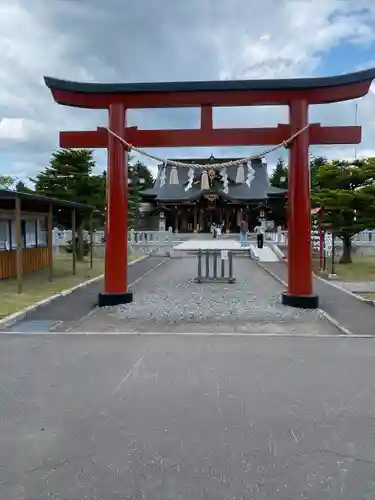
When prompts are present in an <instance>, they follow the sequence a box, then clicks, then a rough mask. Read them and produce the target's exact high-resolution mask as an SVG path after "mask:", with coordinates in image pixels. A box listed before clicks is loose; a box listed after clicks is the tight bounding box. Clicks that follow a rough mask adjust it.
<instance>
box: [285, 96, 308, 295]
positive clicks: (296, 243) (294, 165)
mask: <svg viewBox="0 0 375 500" xmlns="http://www.w3.org/2000/svg"><path fill="white" fill-rule="evenodd" d="M289 109H290V123H291V126H292V129H293V130H295V131H297V130H301V129H302V128H303V127H305V126H306V125H307V123H308V104H307V102H306V101H293V102H291V103H290V107H289ZM288 201H289V210H288V217H289V222H288V262H289V265H288V293H290V294H291V295H296V296H311V295H312V293H313V281H312V252H311V241H310V239H311V233H310V223H311V220H310V172H309V132H308V130H306V131H305V132H303V133H302V134H300V135H299V136H298V137H297V138H296V139H295V140H294V141H293V143H292V145H291V147H290V161H289V193H288Z"/></svg>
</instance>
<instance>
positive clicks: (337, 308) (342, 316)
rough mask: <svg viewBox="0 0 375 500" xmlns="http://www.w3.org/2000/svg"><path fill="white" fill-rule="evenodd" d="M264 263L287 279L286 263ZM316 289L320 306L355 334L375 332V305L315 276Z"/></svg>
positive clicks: (372, 333) (263, 263) (371, 333)
mask: <svg viewBox="0 0 375 500" xmlns="http://www.w3.org/2000/svg"><path fill="white" fill-rule="evenodd" d="M262 265H263V266H264V267H266V268H267V269H269V270H270V271H271V272H273V273H274V274H276V275H277V276H279V277H280V278H281V279H283V280H284V281H287V265H286V264H285V263H283V262H262ZM314 289H315V292H316V293H317V294H318V295H319V297H320V307H321V308H322V309H323V310H324V311H325V312H327V313H328V314H329V315H330V316H332V317H333V318H334V319H336V320H337V321H338V322H339V323H340V324H341V325H343V326H344V327H345V328H347V329H348V330H350V331H351V332H352V333H353V334H354V335H374V334H375V308H374V307H372V306H370V305H368V304H365V303H364V302H362V301H360V300H358V299H356V298H355V297H352V296H351V295H350V294H348V293H346V292H344V291H343V290H340V289H339V288H336V287H334V286H332V285H330V283H327V282H326V281H323V280H321V279H318V278H314Z"/></svg>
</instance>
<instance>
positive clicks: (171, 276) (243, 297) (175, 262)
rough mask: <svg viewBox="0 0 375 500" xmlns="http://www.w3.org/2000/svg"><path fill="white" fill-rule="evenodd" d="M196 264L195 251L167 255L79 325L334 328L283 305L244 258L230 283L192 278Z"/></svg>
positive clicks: (274, 286)
mask: <svg viewBox="0 0 375 500" xmlns="http://www.w3.org/2000/svg"><path fill="white" fill-rule="evenodd" d="M196 268H197V264H196V259H195V258H194V257H186V258H181V259H170V260H169V261H168V262H167V263H166V264H164V265H162V266H160V267H159V268H158V269H157V270H156V271H154V272H153V273H151V274H150V275H149V276H147V277H146V278H144V279H142V280H141V281H139V282H138V283H137V284H136V285H135V286H134V287H133V292H134V302H133V303H132V304H128V305H122V306H117V307H113V308H107V309H102V310H100V311H98V312H97V313H95V315H94V316H93V317H91V322H90V321H89V322H86V323H85V322H84V323H83V324H81V326H80V328H79V331H84V330H85V329H86V331H98V330H97V328H98V327H99V328H100V329H101V330H103V331H104V330H116V331H132V332H137V331H139V332H147V331H148V332H158V331H161V332H176V331H183V332H189V331H210V332H217V333H220V332H239V331H240V332H247V331H250V330H251V331H257V332H259V331H260V332H264V333H272V332H275V333H278V332H285V331H286V330H288V331H297V330H298V329H300V330H301V333H330V334H332V333H337V331H336V330H333V331H332V326H331V325H330V324H329V323H328V322H326V321H325V320H323V319H322V318H321V317H320V314H319V312H318V311H316V310H302V309H295V308H291V307H286V306H283V305H282V304H281V301H280V295H281V292H282V291H283V287H282V286H281V285H280V284H279V283H277V282H276V281H275V280H274V279H273V278H272V277H270V276H269V275H268V274H267V273H265V272H264V271H263V270H262V269H260V267H259V266H258V265H257V264H256V263H255V262H254V261H251V260H250V259H248V258H245V257H238V258H235V259H234V275H235V277H236V282H235V283H233V284H229V283H223V284H219V283H218V284H216V283H215V284H209V283H203V284H197V283H195V282H194V281H193V280H194V278H195V276H196V272H197V269H196ZM95 322H96V323H95ZM95 325H96V326H95ZM76 331H78V330H76Z"/></svg>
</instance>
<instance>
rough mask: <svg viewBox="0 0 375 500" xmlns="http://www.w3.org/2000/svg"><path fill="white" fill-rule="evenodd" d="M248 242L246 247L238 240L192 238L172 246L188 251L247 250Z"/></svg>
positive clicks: (174, 248) (175, 248)
mask: <svg viewBox="0 0 375 500" xmlns="http://www.w3.org/2000/svg"><path fill="white" fill-rule="evenodd" d="M249 246H250V245H249V244H248V245H247V246H246V247H241V245H240V242H239V241H236V240H230V239H220V237H218V238H217V239H215V240H214V239H213V238H212V239H210V240H209V239H207V240H198V239H192V240H188V241H184V242H183V243H180V244H178V245H175V246H174V247H173V250H175V251H178V250H180V251H182V252H188V251H198V250H232V251H239V252H241V251H243V252H246V251H247V252H249Z"/></svg>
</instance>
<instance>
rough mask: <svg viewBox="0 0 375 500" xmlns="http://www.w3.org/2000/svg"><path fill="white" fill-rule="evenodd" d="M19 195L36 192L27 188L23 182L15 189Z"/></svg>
mask: <svg viewBox="0 0 375 500" xmlns="http://www.w3.org/2000/svg"><path fill="white" fill-rule="evenodd" d="M14 189H15V190H16V191H18V192H19V193H33V192H34V191H33V190H32V189H30V188H28V187H27V186H26V184H25V183H24V182H22V181H18V182H17V184H16V186H15V188H14Z"/></svg>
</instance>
